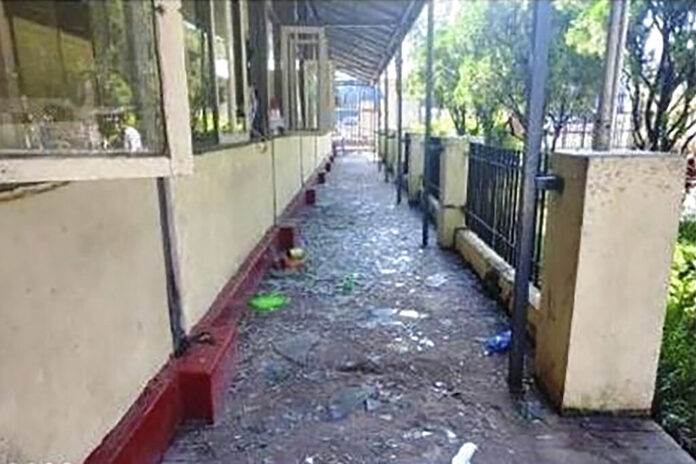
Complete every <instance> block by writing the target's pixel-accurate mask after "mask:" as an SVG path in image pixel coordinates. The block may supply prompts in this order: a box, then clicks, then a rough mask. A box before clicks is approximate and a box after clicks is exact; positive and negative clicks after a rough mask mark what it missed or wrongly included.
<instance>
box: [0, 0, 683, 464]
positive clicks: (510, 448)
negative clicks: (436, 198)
mask: <svg viewBox="0 0 696 464" xmlns="http://www.w3.org/2000/svg"><path fill="white" fill-rule="evenodd" d="M0 1H1V0H0ZM375 171H376V169H375V168H374V165H373V164H368V163H367V161H366V160H364V159H363V158H362V157H361V156H360V155H359V154H350V155H347V156H346V157H345V158H342V160H341V169H337V170H336V173H335V177H333V178H332V182H331V183H329V184H326V185H325V186H322V188H323V189H325V190H324V192H325V193H324V194H322V195H321V200H320V201H318V202H317V204H316V205H315V207H313V208H307V209H305V210H302V212H301V213H300V216H299V217H298V220H297V224H298V235H299V237H298V239H300V240H301V243H302V248H303V249H304V250H306V261H307V264H308V266H309V267H310V269H308V270H307V271H305V272H289V271H288V270H287V269H279V268H274V269H272V270H271V271H270V272H268V273H267V274H266V275H265V276H264V279H263V280H262V282H261V283H260V285H259V290H258V291H257V293H258V294H280V295H282V296H286V298H285V306H282V308H283V309H282V310H279V311H275V312H273V313H268V314H269V317H263V318H262V317H258V314H257V311H256V310H253V309H252V311H248V312H244V313H243V314H242V315H241V320H240V324H239V326H238V329H237V330H238V348H237V355H236V356H237V359H236V362H235V363H234V365H232V364H230V365H229V369H232V370H233V372H234V373H235V374H234V380H233V381H232V382H231V384H230V385H229V387H228V388H227V390H226V392H225V408H224V411H223V412H222V413H221V416H220V420H219V421H217V420H216V422H215V423H214V424H204V423H200V422H196V423H190V424H185V425H184V426H182V427H181V428H180V429H179V430H178V431H177V436H176V438H175V439H174V442H173V444H172V447H171V448H170V449H169V450H168V451H167V453H166V456H165V457H164V459H163V464H222V463H239V464H288V463H293V464H299V463H304V464H329V463H333V464H337V463H343V464H360V463H367V464H373V463H374V464H377V463H380V464H385V463H393V464H450V463H451V462H452V457H453V456H455V455H457V452H458V451H459V450H460V448H461V447H462V444H463V443H465V442H467V441H468V442H472V443H477V444H479V445H480V449H478V451H476V454H475V455H474V457H473V461H474V462H475V463H477V464H478V463H484V462H489V463H496V464H498V463H500V464H506V463H515V464H517V463H520V464H523V463H535V464H556V463H559V462H578V463H589V462H591V463H596V464H609V463H617V462H631V463H636V464H646V463H647V462H656V461H654V460H653V461H648V459H652V458H653V457H654V456H655V454H653V453H652V452H650V453H647V454H645V445H644V443H645V442H646V440H647V443H648V446H653V445H652V444H653V443H654V444H655V446H665V449H666V446H674V445H669V443H671V442H669V443H668V444H667V445H665V443H666V442H664V441H663V440H664V439H663V438H661V437H660V436H659V435H658V434H657V433H656V432H654V431H653V432H649V433H648V432H645V431H643V430H641V431H639V432H635V431H633V432H631V431H628V432H627V433H625V432H623V431H622V430H624V429H623V428H621V427H622V426H619V427H618V428H615V429H613V430H618V431H617V432H613V435H609V436H606V437H605V436H604V435H602V434H601V433H590V432H592V431H591V430H588V429H586V428H585V427H583V426H582V424H581V423H580V419H575V418H566V417H559V416H557V415H556V414H555V413H554V412H553V411H552V410H551V409H549V408H547V407H546V404H545V403H544V402H543V401H540V399H539V396H538V392H536V391H535V389H534V386H533V385H531V384H530V385H527V387H528V388H527V392H526V393H525V394H526V398H525V401H526V403H522V404H515V402H514V400H513V399H512V398H511V397H510V394H509V391H508V386H507V359H505V357H504V356H482V355H481V351H482V348H483V342H484V341H486V338H488V337H487V335H493V334H497V333H498V332H500V331H501V330H504V329H507V328H508V327H509V325H508V324H507V323H506V322H505V320H504V315H503V314H502V311H500V307H499V304H498V303H497V302H496V301H495V300H493V299H489V298H487V297H486V296H485V295H484V294H483V293H482V291H481V290H482V286H481V283H480V281H479V280H478V278H477V277H476V275H475V274H474V272H473V271H472V270H471V269H467V268H466V267H463V266H462V263H461V258H460V257H459V256H457V255H456V254H454V253H450V252H448V251H443V250H441V249H439V248H438V247H437V246H436V245H435V244H432V245H431V246H429V247H428V248H425V249H423V248H421V234H420V231H421V226H422V222H421V221H422V217H421V216H420V214H418V212H417V211H413V210H411V209H410V208H409V206H408V205H407V204H405V202H404V204H402V205H399V206H395V205H394V197H393V187H392V186H391V185H389V184H386V183H384V182H383V178H382V177H380V178H377V176H376V172H375ZM394 230H398V232H399V233H398V234H396V233H394V232H393V231H394ZM407 258H408V259H407ZM377 263H379V264H377ZM385 270H386V272H383V271H385ZM391 270H395V271H396V272H391ZM347 276H353V277H354V279H351V278H350V277H347ZM426 280H427V283H426ZM344 282H346V286H345V287H344V285H343V283H344ZM351 282H353V283H354V289H353V291H352V292H350V293H346V291H348V290H350V289H351V287H352V286H351ZM438 286H439V287H438ZM264 307H265V305H264ZM263 314H265V312H263ZM482 334H483V335H484V338H483V339H481V340H478V339H477V336H480V335H482ZM527 365H528V366H529V363H527ZM228 372H229V371H228ZM651 427H657V426H655V425H654V424H653V425H651ZM650 430H654V429H650ZM617 435H620V438H618V439H617ZM1 441H2V440H1V439H0V442H1ZM1 447H2V446H1V445H0V448H1ZM466 449H467V448H465V450H466ZM635 453H643V454H645V456H646V459H645V460H641V459H637V458H636V456H637V454H635ZM0 454H1V453H0ZM470 461H471V459H470ZM657 461H659V459H658V460H657ZM454 462H455V464H459V463H457V461H454ZM464 462H466V461H464ZM662 462H669V463H670V464H671V463H674V464H676V463H677V462H678V463H681V462H686V461H680V460H678V459H672V460H670V459H666V460H663V461H662Z"/></svg>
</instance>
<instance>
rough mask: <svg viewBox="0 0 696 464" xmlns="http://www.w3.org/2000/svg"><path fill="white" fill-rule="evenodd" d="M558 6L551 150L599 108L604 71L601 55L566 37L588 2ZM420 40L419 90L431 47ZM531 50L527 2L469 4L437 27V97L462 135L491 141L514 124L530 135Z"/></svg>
mask: <svg viewBox="0 0 696 464" xmlns="http://www.w3.org/2000/svg"><path fill="white" fill-rule="evenodd" d="M554 7H555V8H554V10H553V18H552V25H553V30H552V31H551V34H552V41H551V47H550V52H549V69H550V72H549V79H548V85H547V96H546V101H547V105H546V114H547V130H548V132H549V134H550V135H551V148H552V149H553V148H555V145H556V141H557V140H558V138H559V136H560V134H561V131H562V130H563V128H564V127H565V126H566V125H567V124H568V122H570V121H571V120H572V119H573V118H574V117H584V116H586V115H587V114H588V113H591V112H592V109H593V105H594V100H595V97H596V95H595V88H596V83H597V81H598V79H599V77H600V73H601V61H600V59H599V57H598V56H596V55H593V54H589V53H583V52H582V51H581V50H579V49H577V48H575V47H572V46H571V45H569V44H568V43H567V40H566V36H567V34H568V33H569V31H570V30H571V29H572V25H573V21H574V20H575V19H576V18H578V17H579V16H580V14H581V13H583V4H582V3H580V2H579V1H578V0H565V1H564V2H556V3H554ZM585 7H587V6H585ZM417 40H420V43H419V53H418V55H417V67H416V73H415V74H414V75H412V76H411V82H412V86H411V88H412V89H414V90H415V91H417V92H420V91H423V88H424V87H423V84H422V83H423V80H424V79H423V78H424V76H425V44H424V40H423V39H422V36H419V37H418V39H417ZM530 53H531V4H528V3H522V2H509V1H476V2H472V3H468V4H467V6H466V7H465V8H463V9H462V10H461V11H460V13H459V15H458V17H457V18H456V20H455V21H454V22H452V23H448V24H446V25H444V26H443V27H441V28H438V29H437V32H436V40H435V43H434V63H435V64H434V69H433V70H434V77H435V78H434V96H435V101H436V103H437V104H441V105H443V106H445V107H447V109H448V110H449V113H450V115H451V117H452V119H453V121H454V123H455V126H456V127H457V132H458V133H460V134H463V133H466V132H469V133H474V134H481V135H483V136H484V138H485V139H486V141H487V143H490V142H500V141H501V139H502V138H504V135H503V134H502V132H504V127H507V128H508V131H509V132H510V133H511V134H512V135H513V136H516V137H517V138H518V139H519V140H522V139H523V137H524V131H525V129H526V126H527V123H526V95H527V83H528V80H529V72H530V69H529V56H530ZM506 123H507V124H506ZM515 128H520V130H515Z"/></svg>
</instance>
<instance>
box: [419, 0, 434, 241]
mask: <svg viewBox="0 0 696 464" xmlns="http://www.w3.org/2000/svg"><path fill="white" fill-rule="evenodd" d="M434 10H435V5H434V4H433V0H428V36H427V40H426V55H425V150H424V151H423V188H422V189H421V209H422V210H423V243H422V245H423V248H425V247H427V246H428V192H429V188H428V165H429V164H430V163H429V156H430V121H431V119H432V106H433V34H434V24H433V16H434Z"/></svg>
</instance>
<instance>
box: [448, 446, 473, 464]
mask: <svg viewBox="0 0 696 464" xmlns="http://www.w3.org/2000/svg"><path fill="white" fill-rule="evenodd" d="M477 449H478V446H476V445H475V444H473V443H471V442H468V443H464V444H463V445H462V447H461V448H459V451H458V452H457V454H456V455H455V456H454V457H453V458H452V464H471V458H473V457H474V453H475V452H476V450H477Z"/></svg>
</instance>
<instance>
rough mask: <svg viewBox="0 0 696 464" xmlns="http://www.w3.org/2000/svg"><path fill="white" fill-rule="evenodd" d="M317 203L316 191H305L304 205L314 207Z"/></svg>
mask: <svg viewBox="0 0 696 464" xmlns="http://www.w3.org/2000/svg"><path fill="white" fill-rule="evenodd" d="M316 202H317V191H316V190H314V189H307V190H305V205H314V204H316Z"/></svg>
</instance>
